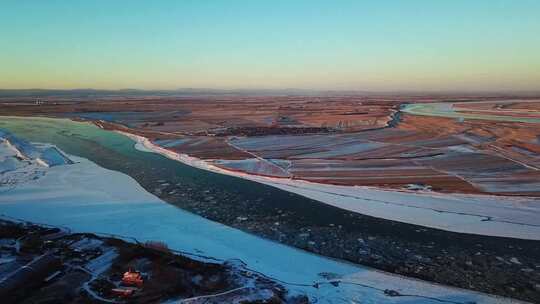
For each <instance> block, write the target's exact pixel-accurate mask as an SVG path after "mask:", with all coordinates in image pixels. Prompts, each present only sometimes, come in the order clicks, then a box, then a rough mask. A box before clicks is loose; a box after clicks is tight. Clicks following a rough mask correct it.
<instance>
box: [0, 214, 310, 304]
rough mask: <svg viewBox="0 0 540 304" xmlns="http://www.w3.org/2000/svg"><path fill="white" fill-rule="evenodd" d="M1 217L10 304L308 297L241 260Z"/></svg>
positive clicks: (0, 253) (1, 268)
mask: <svg viewBox="0 0 540 304" xmlns="http://www.w3.org/2000/svg"><path fill="white" fill-rule="evenodd" d="M204 259H205V258H204V257H199V258H189V257H187V256H184V255H179V254H177V253H174V252H173V251H172V250H171V249H169V248H167V245H166V244H164V243H162V242H158V241H155V242H146V243H133V242H127V241H124V240H121V239H119V238H113V237H105V236H97V235H95V234H82V233H71V232H70V231H69V230H68V229H64V228H58V227H48V226H47V227H46V226H40V225H35V224H30V223H25V222H17V221H12V220H11V219H10V220H5V219H1V220H0V297H1V298H2V299H3V301H2V303H43V304H44V303H150V302H152V303H156V302H157V303H202V302H204V303H222V302H223V301H225V302H229V303H285V302H287V303H291V302H292V303H307V298H305V297H301V296H300V297H295V298H290V297H287V294H286V293H287V292H286V290H285V288H284V287H282V286H280V285H279V284H277V283H275V282H273V281H271V280H269V279H267V278H264V277H261V276H259V275H256V274H254V273H252V272H250V271H249V270H246V269H242V268H241V265H240V264H238V263H237V262H230V261H229V262H219V261H213V262H211V261H203V260H204Z"/></svg>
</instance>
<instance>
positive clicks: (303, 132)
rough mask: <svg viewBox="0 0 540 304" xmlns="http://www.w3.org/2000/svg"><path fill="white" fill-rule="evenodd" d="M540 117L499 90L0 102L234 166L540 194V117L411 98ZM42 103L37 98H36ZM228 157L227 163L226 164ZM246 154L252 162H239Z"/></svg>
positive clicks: (19, 111)
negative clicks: (422, 109) (451, 108)
mask: <svg viewBox="0 0 540 304" xmlns="http://www.w3.org/2000/svg"><path fill="white" fill-rule="evenodd" d="M449 99H451V100H453V101H469V100H492V102H485V103H462V104H460V105H459V107H456V109H457V110H458V111H464V112H467V113H482V114H491V115H499V116H503V115H510V116H512V115H516V116H520V117H540V102H537V101H536V102H534V101H533V102H531V101H528V100H524V99H516V101H515V102H512V103H504V104H503V103H498V102H496V101H495V99H501V100H503V99H504V100H508V99H509V98H501V97H490V96H473V97H471V96H321V97H319V96H210V97H173V96H166V97H163V96H161V97H156V96H147V97H129V98H128V97H126V98H121V97H99V98H85V99H76V98H74V99H69V98H55V97H48V98H42V99H41V100H40V102H38V104H36V102H35V99H32V98H21V99H16V98H4V99H0V103H2V104H1V109H2V111H1V113H0V114H2V115H23V116H25V115H42V116H54V117H70V118H82V119H87V120H92V121H94V122H96V123H98V124H99V125H100V126H102V127H104V128H109V129H122V130H124V131H128V132H132V133H136V134H140V135H143V136H146V137H149V138H150V139H151V140H152V141H154V142H155V143H157V144H159V145H162V146H163V147H165V148H167V149H170V150H173V151H176V152H180V153H186V154H189V155H192V156H195V157H199V158H202V159H205V160H208V161H214V162H215V164H216V165H218V166H220V167H222V168H226V169H230V170H235V171H245V172H248V173H252V174H260V175H270V176H278V177H289V178H297V179H305V180H310V181H314V182H322V183H332V184H341V185H370V186H380V187H391V188H410V187H411V184H415V186H414V187H422V188H424V189H426V188H428V189H429V188H431V189H433V190H436V191H442V192H465V193H493V194H512V195H532V196H538V195H540V139H539V134H540V124H536V123H518V122H495V121H487V120H465V121H458V120H456V119H450V118H441V117H427V116H416V115H411V114H404V113H401V112H399V109H400V106H401V105H402V104H404V103H411V102H433V101H436V102H441V101H447V100H449ZM32 100H34V102H32ZM229 160H230V161H229ZM242 160H246V161H242Z"/></svg>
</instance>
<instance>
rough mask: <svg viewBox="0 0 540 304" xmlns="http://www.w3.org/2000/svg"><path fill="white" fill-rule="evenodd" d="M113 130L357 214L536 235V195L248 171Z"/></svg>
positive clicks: (539, 210) (146, 147) (206, 166)
mask: <svg viewBox="0 0 540 304" xmlns="http://www.w3.org/2000/svg"><path fill="white" fill-rule="evenodd" d="M115 132H117V133H120V134H123V135H125V136H127V137H129V138H131V139H132V140H134V141H135V148H136V149H137V150H140V151H144V152H154V153H159V154H161V155H164V156H166V157H168V158H170V159H173V160H177V161H180V162H182V163H184V164H187V165H190V166H193V167H196V168H199V169H203V170H208V171H211V172H216V173H220V174H226V175H231V176H236V177H240V178H244V179H247V180H251V181H255V182H259V183H262V184H266V185H270V186H273V187H276V188H279V189H282V190H285V191H289V192H292V193H296V194H299V195H302V196H305V197H308V198H311V199H314V200H317V201H320V202H322V203H325V204H329V205H332V206H335V207H338V208H342V209H345V210H349V211H353V212H357V213H360V214H365V215H369V216H374V217H378V218H383V219H388V220H394V221H399V222H404V223H411V224H416V225H420V226H425V227H430V228H436V229H442V230H446V231H452V232H459V233H471V234H478V235H486V236H500V237H510V238H519V239H530V240H540V200H539V199H536V198H529V197H500V196H490V195H472V194H471V195H464V194H442V193H433V192H413V191H397V190H396V191H392V190H383V189H377V188H373V187H364V186H337V185H329V184H319V183H313V182H308V181H303V180H294V179H288V178H275V177H268V176H259V175H251V174H247V173H242V172H238V171H232V170H226V169H223V168H220V167H217V166H214V165H212V164H210V163H208V162H206V161H204V160H201V159H198V158H195V157H191V156H189V155H185V154H180V153H176V152H173V151H170V150H167V149H165V148H163V147H160V146H158V145H156V144H154V143H152V142H151V141H150V140H149V139H148V138H145V137H142V136H139V135H135V134H131V133H127V132H123V131H118V130H117V131H115Z"/></svg>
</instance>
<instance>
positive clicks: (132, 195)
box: [0, 145, 517, 303]
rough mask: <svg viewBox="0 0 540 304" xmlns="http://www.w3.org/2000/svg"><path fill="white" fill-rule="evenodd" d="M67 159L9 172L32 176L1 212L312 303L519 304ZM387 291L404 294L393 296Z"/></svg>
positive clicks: (2, 202) (16, 187) (3, 200)
mask: <svg viewBox="0 0 540 304" xmlns="http://www.w3.org/2000/svg"><path fill="white" fill-rule="evenodd" d="M7 149H8V147H7V145H2V146H0V157H1V158H2V159H1V160H0V161H4V160H6V159H7V158H10V159H13V157H14V155H13V154H12V153H4V152H5V150H7ZM70 158H71V160H73V161H74V164H65V165H59V166H54V167H45V166H43V167H41V168H40V170H36V165H34V164H21V166H17V167H16V168H15V169H13V170H16V171H17V172H26V173H27V174H28V175H29V176H30V177H31V178H28V179H24V180H19V181H17V182H16V183H15V184H13V185H11V187H10V188H9V189H1V190H2V191H1V192H0V213H2V214H4V215H7V216H10V217H15V218H20V219H24V220H29V221H33V222H38V223H46V224H51V225H59V226H66V227H69V228H70V229H72V230H73V231H74V232H101V233H109V234H116V235H121V236H126V237H135V238H137V239H138V240H140V241H146V240H160V241H164V242H166V243H167V244H168V245H169V246H170V247H171V248H174V249H177V250H184V251H190V252H194V253H199V254H202V255H206V256H211V257H214V258H218V259H223V260H228V259H241V260H242V261H244V262H245V263H246V264H247V266H248V267H249V268H251V269H253V270H255V271H260V272H262V273H264V274H266V275H269V276H271V277H273V278H276V279H278V280H281V281H285V282H289V283H301V284H306V285H307V286H297V285H294V284H285V285H286V286H287V287H289V288H291V290H292V291H293V292H305V293H307V294H308V295H309V296H310V297H311V298H313V299H317V301H318V302H317V303H358V302H361V303H441V302H442V303H445V302H446V303H466V302H471V301H474V302H476V303H517V302H516V301H512V300H509V299H502V298H495V297H491V296H487V295H483V294H479V293H475V292H471V291H466V290H460V289H454V288H449V287H444V286H440V285H435V284H430V283H426V282H422V281H418V280H413V279H408V278H404V277H400V276H395V275H390V274H387V273H382V272H379V271H375V270H372V269H368V268H364V267H360V266H356V265H352V264H348V263H343V262H339V261H335V260H332V259H328V258H323V257H320V256H317V255H313V254H309V253H306V252H304V251H300V250H296V249H293V248H290V247H287V246H284V245H281V244H277V243H274V242H271V241H267V240H264V239H261V238H258V237H255V236H252V235H250V234H247V233H244V232H242V231H239V230H236V229H233V228H230V227H227V226H224V225H221V224H219V223H216V222H212V221H209V220H206V219H204V218H201V217H199V216H196V215H193V214H191V213H188V212H185V211H183V210H181V209H178V208H176V207H174V206H172V205H169V204H167V203H165V202H163V201H161V200H160V199H159V198H157V197H155V196H153V195H152V194H150V193H148V192H146V191H145V190H144V189H143V188H142V187H141V186H140V185H139V184H137V182H136V181H135V180H133V179H132V178H131V177H129V176H127V175H124V174H122V173H119V172H115V171H110V170H106V169H104V168H101V167H99V166H97V165H96V164H94V163H92V162H90V161H88V160H86V159H83V158H78V157H74V156H70ZM15 161H17V159H16V158H15ZM13 170H11V171H13ZM2 174H6V173H2ZM3 190H6V191H3ZM329 281H334V283H335V285H337V286H334V285H333V284H329ZM316 282H320V283H321V284H319V288H314V287H311V285H313V284H315V283H316ZM336 282H340V283H339V284H338V283H336ZM385 290H395V291H397V292H398V293H399V294H402V295H406V296H391V294H392V293H391V292H388V291H387V292H386V293H385Z"/></svg>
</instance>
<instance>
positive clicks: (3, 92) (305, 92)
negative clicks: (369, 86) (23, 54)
mask: <svg viewBox="0 0 540 304" xmlns="http://www.w3.org/2000/svg"><path fill="white" fill-rule="evenodd" d="M287 95H289V96H291V95H292V96H295V95H296V96H330V95H332V96H336V95H337V96H339V95H349V96H350V95H408V96H414V95H416V96H426V95H468V96H485V95H489V96H494V95H495V96H497V95H500V96H524V97H531V96H540V91H505V92H503V91H501V92H487V91H459V92H458V91H363V90H310V89H294V88H290V89H207V88H181V89H175V90H141V89H120V90H102V89H71V90H63V89H0V97H53V96H54V97H72V98H88V97H104V96H111V97H113V96H118V97H129V96H133V97H134V96H287Z"/></svg>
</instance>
